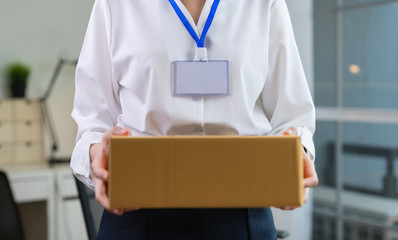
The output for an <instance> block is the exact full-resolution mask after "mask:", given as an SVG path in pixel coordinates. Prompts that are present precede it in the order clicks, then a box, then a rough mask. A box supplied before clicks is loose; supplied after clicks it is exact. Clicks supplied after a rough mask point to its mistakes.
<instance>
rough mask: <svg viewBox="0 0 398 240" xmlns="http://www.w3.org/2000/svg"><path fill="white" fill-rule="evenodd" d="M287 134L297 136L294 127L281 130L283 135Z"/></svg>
mask: <svg viewBox="0 0 398 240" xmlns="http://www.w3.org/2000/svg"><path fill="white" fill-rule="evenodd" d="M289 135H296V136H297V130H296V128H294V127H291V128H289V129H288V130H286V131H284V132H283V136H289Z"/></svg>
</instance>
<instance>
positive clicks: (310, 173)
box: [281, 128, 319, 210]
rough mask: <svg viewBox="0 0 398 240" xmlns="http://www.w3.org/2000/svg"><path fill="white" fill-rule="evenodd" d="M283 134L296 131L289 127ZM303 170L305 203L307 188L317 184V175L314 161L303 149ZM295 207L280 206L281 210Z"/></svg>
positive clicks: (295, 133) (293, 133)
mask: <svg viewBox="0 0 398 240" xmlns="http://www.w3.org/2000/svg"><path fill="white" fill-rule="evenodd" d="M283 135H285V136H287V135H297V131H296V129H294V128H290V129H289V130H287V131H285V132H284V133H283ZM302 156H303V170H304V179H303V188H304V190H303V202H304V203H306V202H307V200H308V188H311V187H316V186H317V185H318V181H319V180H318V175H317V173H316V170H315V165H314V163H313V162H312V161H311V160H310V159H309V158H308V156H307V154H305V153H304V151H303V154H302ZM295 208H297V207H282V208H281V209H282V210H293V209H295Z"/></svg>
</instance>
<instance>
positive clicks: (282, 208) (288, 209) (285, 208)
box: [279, 207, 297, 211]
mask: <svg viewBox="0 0 398 240" xmlns="http://www.w3.org/2000/svg"><path fill="white" fill-rule="evenodd" d="M296 208H297V207H280V208H279V209H281V210H283V211H292V210H294V209H296Z"/></svg>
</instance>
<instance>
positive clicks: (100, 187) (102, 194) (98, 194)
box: [94, 178, 110, 211]
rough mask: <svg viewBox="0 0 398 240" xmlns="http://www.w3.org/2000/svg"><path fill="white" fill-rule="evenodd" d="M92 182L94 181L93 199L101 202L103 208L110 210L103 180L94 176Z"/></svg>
mask: <svg viewBox="0 0 398 240" xmlns="http://www.w3.org/2000/svg"><path fill="white" fill-rule="evenodd" d="M94 183H95V200H96V201H97V202H98V203H99V204H101V205H102V206H103V207H104V208H105V209H107V210H108V211H110V208H109V201H108V196H107V193H106V189H105V182H104V181H102V180H100V179H98V178H94Z"/></svg>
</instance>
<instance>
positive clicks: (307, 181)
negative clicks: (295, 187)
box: [303, 177, 319, 188]
mask: <svg viewBox="0 0 398 240" xmlns="http://www.w3.org/2000/svg"><path fill="white" fill-rule="evenodd" d="M318 182H319V181H318V178H317V177H309V178H304V179H303V187H304V188H309V187H316V186H317V185H318Z"/></svg>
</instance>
